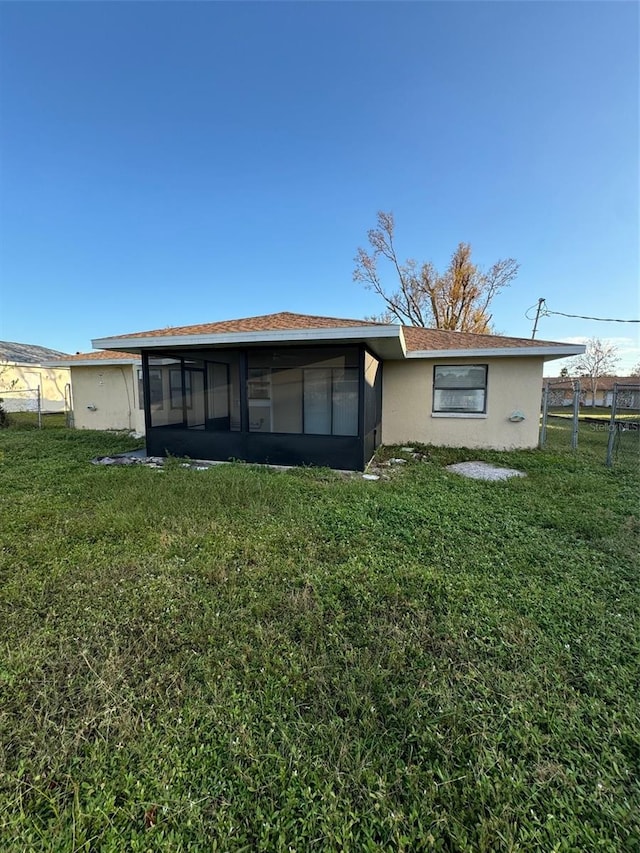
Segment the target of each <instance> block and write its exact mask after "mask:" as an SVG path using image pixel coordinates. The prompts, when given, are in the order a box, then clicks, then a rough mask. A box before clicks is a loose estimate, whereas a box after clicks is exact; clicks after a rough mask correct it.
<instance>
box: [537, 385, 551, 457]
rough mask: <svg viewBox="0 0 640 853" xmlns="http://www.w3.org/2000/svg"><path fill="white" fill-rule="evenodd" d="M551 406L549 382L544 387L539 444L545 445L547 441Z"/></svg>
mask: <svg viewBox="0 0 640 853" xmlns="http://www.w3.org/2000/svg"><path fill="white" fill-rule="evenodd" d="M548 408H549V383H548V382H546V383H545V384H544V386H543V388H542V426H541V427H540V442H539V446H540V447H544V446H545V443H546V441H547V410H548Z"/></svg>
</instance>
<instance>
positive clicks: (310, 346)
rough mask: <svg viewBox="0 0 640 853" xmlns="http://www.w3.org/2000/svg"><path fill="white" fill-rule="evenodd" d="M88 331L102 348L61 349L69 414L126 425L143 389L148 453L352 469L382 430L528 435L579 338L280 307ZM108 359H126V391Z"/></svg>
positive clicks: (451, 436)
mask: <svg viewBox="0 0 640 853" xmlns="http://www.w3.org/2000/svg"><path fill="white" fill-rule="evenodd" d="M93 345H94V346H95V347H96V348H99V349H105V350H110V351H111V352H108V353H89V354H84V355H78V356H75V357H72V359H69V360H67V362H65V363H66V364H69V365H70V366H71V369H72V372H73V380H72V381H73V387H74V400H75V410H76V413H77V414H76V424H77V426H94V427H98V428H106V427H105V426H104V425H103V424H106V423H107V422H108V424H109V426H108V428H115V426H116V423H115V419H113V418H111V419H110V418H109V417H108V413H109V412H110V411H114V412H115V411H116V410H117V411H119V412H120V413H121V415H120V416H119V418H118V419H117V421H118V423H117V426H118V427H126V428H132V429H137V428H139V427H140V426H141V423H138V422H137V421H135V420H129V419H128V418H129V415H128V413H129V412H130V413H131V417H132V418H133V417H134V414H138V413H140V411H141V410H140V409H139V406H140V405H141V400H142V401H143V403H142V404H143V405H144V416H145V431H146V439H147V450H148V452H149V453H150V454H152V455H165V454H168V453H171V454H174V455H178V456H185V455H186V456H190V457H192V458H201V459H219V460H226V459H230V458H235V459H244V460H246V461H248V462H260V463H272V464H283V465H300V464H309V465H327V466H330V467H334V468H345V469H358V470H362V469H363V468H364V467H365V465H366V464H367V463H368V461H369V460H370V459H371V456H372V455H373V452H374V450H375V448H376V447H377V446H378V445H379V444H380V443H382V442H384V443H385V444H403V443H406V442H410V441H416V442H424V443H426V444H436V445H448V446H466V447H486V448H497V449H505V448H528V447H535V446H536V444H537V441H538V419H539V407H540V389H541V387H542V368H543V363H544V362H545V361H547V360H550V359H554V358H564V357H566V356H569V355H577V354H579V353H581V352H583V351H584V347H583V346H580V345H573V344H564V343H556V342H552V341H538V340H535V341H532V340H529V339H525V338H508V337H499V336H495V335H474V334H470V333H466V332H444V331H437V330H432V329H421V328H414V327H404V326H400V325H390V324H383V323H370V322H367V321H364V320H345V319H336V318H332V317H314V316H308V315H305V314H291V313H288V312H283V313H279V314H269V315H266V316H260V317H248V318H245V319H241V320H230V321H225V322H219V323H209V324H204V325H196V326H183V327H176V328H165V329H158V330H155V331H150V332H135V333H132V334H129V335H119V336H116V337H110V338H100V339H96V340H94V341H93ZM114 351H115V352H117V353H119V355H118V356H116V355H115V352H114ZM138 354H139V355H140V357H141V364H140V367H138V366H137V364H138V362H137V358H138ZM74 359H76V360H75V361H74ZM107 368H109V372H107ZM81 369H82V370H85V373H84V374H83V373H82V372H81ZM112 370H118V371H120V372H121V376H122V377H125V376H127V371H129V372H128V380H127V381H128V384H127V388H128V389H129V390H128V394H129V397H128V398H127V402H126V404H123V402H122V399H121V398H118V400H119V401H117V400H116V386H117V384H118V382H117V375H116V374H113V373H112V372H111V371H112ZM138 370H140V371H141V376H142V382H141V385H142V389H138V388H137V383H136V371H138ZM100 376H101V380H100ZM76 377H77V378H76ZM100 381H102V385H100ZM124 385H125V382H124V379H123V380H121V382H120V387H121V388H124ZM107 389H110V390H109V393H107ZM89 392H91V393H89ZM100 393H102V394H103V396H102V397H100V396H99V394H100ZM121 393H122V392H121ZM81 401H82V402H81ZM87 406H92V407H94V408H89V409H87ZM83 409H86V412H87V413H85V412H84V411H83V412H82V418H80V412H81V410H83ZM101 412H102V415H101ZM89 413H90V414H89Z"/></svg>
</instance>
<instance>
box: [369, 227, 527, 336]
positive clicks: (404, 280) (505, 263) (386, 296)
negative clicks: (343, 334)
mask: <svg viewBox="0 0 640 853" xmlns="http://www.w3.org/2000/svg"><path fill="white" fill-rule="evenodd" d="M394 229H395V223H394V219H393V214H392V213H385V212H384V211H379V213H378V227H377V228H372V229H371V230H370V231H369V232H368V234H367V237H368V239H369V245H370V246H371V249H372V251H369V252H368V251H366V250H365V249H362V248H359V249H358V254H357V256H356V258H355V261H356V268H355V270H354V272H353V280H354V281H358V282H362V283H363V284H364V286H365V287H366V288H367V289H369V290H373V291H374V293H377V294H378V296H381V297H382V299H383V300H384V303H385V305H386V310H385V311H384V312H383V313H382V314H381V315H378V316H377V317H375V318H373V319H378V320H382V321H386V322H390V321H396V322H397V321H400V322H401V323H406V324H408V325H411V326H431V327H434V328H436V329H454V330H458V331H465V332H477V333H485V334H486V333H490V332H491V319H492V315H491V314H490V313H489V308H490V306H491V303H492V301H493V299H494V297H495V296H496V294H497V293H499V291H500V290H502V289H503V288H504V287H507V286H508V285H509V284H510V283H511V282H512V281H513V279H514V278H515V277H516V275H517V274H518V267H519V265H518V264H517V263H516V261H514V260H513V258H507V259H505V260H501V261H496V263H495V264H493V266H492V267H490V268H489V269H488V270H487V271H486V272H485V271H483V270H481V269H480V267H478V266H477V265H476V264H474V263H473V262H472V260H471V246H470V245H469V244H468V243H460V244H459V245H458V248H457V249H456V250H455V252H454V253H453V255H452V257H451V261H450V262H449V266H448V267H447V268H446V270H445V271H444V272H443V273H439V272H438V270H436V268H435V267H434V265H433V264H432V263H431V262H429V261H428V262H425V263H423V264H418V262H417V261H414V260H411V259H409V260H407V261H405V262H404V263H401V262H400V261H399V259H398V256H397V253H396V248H395V245H394ZM380 258H383V259H384V260H386V261H387V262H388V263H389V264H390V266H391V268H392V269H393V272H394V277H395V278H397V281H398V284H399V287H398V289H397V290H391V289H389V288H387V287H386V286H385V285H384V284H383V282H382V278H381V277H380V274H379V271H378V262H379V260H380Z"/></svg>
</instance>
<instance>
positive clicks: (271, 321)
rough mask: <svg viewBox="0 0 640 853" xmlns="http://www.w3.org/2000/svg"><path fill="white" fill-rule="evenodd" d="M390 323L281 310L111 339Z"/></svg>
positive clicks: (118, 336)
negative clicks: (273, 312) (274, 312)
mask: <svg viewBox="0 0 640 853" xmlns="http://www.w3.org/2000/svg"><path fill="white" fill-rule="evenodd" d="M385 325H388V324H386V323H370V322H369V321H368V320H345V319H343V318H340V317H317V316H314V315H313V314H293V313H291V312H290V311H280V312H279V313H277V314H261V315H259V316H257V317H243V318H241V319H239V320H222V321H219V322H216V323H198V324H196V325H195V326H166V327H165V328H164V329H153V330H152V331H149V332H132V333H131V334H129V335H113V336H112V337H111V338H110V340H114V341H116V340H123V339H125V338H126V339H127V340H128V339H129V338H161V337H174V336H178V335H179V336H182V335H224V334H225V333H237V332H275V331H279V332H287V331H292V330H294V329H295V330H301V329H338V328H342V327H348V326H352V327H355V326H385Z"/></svg>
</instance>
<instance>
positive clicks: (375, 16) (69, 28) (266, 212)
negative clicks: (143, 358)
mask: <svg viewBox="0 0 640 853" xmlns="http://www.w3.org/2000/svg"><path fill="white" fill-rule="evenodd" d="M637 45H638V7H637V5H636V4H635V3H626V2H602V3H588V2H566V3H564V2H556V3H547V2H530V3H528V2H495V3H489V2H471V3H465V2H448V3H400V2H398V3H367V2H357V3H269V2H265V3H243V2H236V3H155V2H147V3H144V2H139V3H129V2H119V3H118V2H111V3H101V2H84V3H65V2H51V3H49V2H44V3H38V2H25V3H1V4H0V57H1V58H0V122H1V124H0V142H1V148H0V217H1V218H0V338H2V339H5V340H15V341H20V342H28V343H36V344H40V345H43V346H50V347H53V348H57V349H61V350H65V351H70V352H75V351H76V350H86V349H89V348H90V341H91V338H95V337H100V336H106V335H110V334H119V333H125V332H130V331H139V330H142V329H152V328H158V327H162V326H167V325H182V324H187V323H198V322H206V321H213V320H219V319H228V318H233V317H242V316H248V315H252V314H261V313H269V312H272V311H281V310H291V311H300V312H306V313H316V314H325V315H331V316H333V315H335V316H345V317H361V316H365V315H367V314H371V313H375V312H377V311H379V310H381V309H382V307H383V306H382V305H381V304H380V303H379V302H378V301H377V300H376V298H375V296H374V295H373V294H371V293H370V292H367V291H365V290H363V289H362V286H361V285H358V284H355V283H353V282H352V272H353V267H354V263H353V258H354V256H355V254H356V250H357V248H358V246H359V245H365V244H366V232H367V230H368V229H369V228H371V227H373V225H374V224H375V217H376V211H377V210H379V209H383V210H391V211H393V213H394V215H395V218H396V228H397V243H398V249H399V252H400V253H401V254H402V255H403V256H411V257H415V258H418V259H419V260H427V259H430V260H432V261H434V262H435V263H436V264H437V265H441V266H444V265H446V263H447V261H448V258H449V256H450V255H451V253H452V251H453V249H454V248H455V246H456V245H457V243H458V242H460V241H465V242H470V243H471V244H472V245H473V248H474V257H475V259H476V261H477V262H479V263H480V264H482V265H489V264H491V263H492V262H493V261H495V260H497V259H498V258H503V257H514V258H516V259H517V260H518V261H519V262H520V264H521V271H520V275H519V277H518V279H517V280H516V281H515V282H514V284H513V285H512V286H511V288H510V289H509V290H508V291H505V292H504V293H502V294H501V295H500V296H498V298H497V299H496V301H495V303H494V318H495V324H496V326H497V328H498V330H499V331H500V332H502V333H504V334H510V335H518V336H521V335H522V336H528V335H529V334H530V333H531V325H532V324H531V322H530V321H529V320H528V319H526V318H525V312H526V310H527V309H528V308H529V307H530V306H531V305H533V304H534V303H535V302H536V301H537V299H538V297H540V296H544V297H546V299H547V303H548V306H549V308H551V309H552V310H558V311H564V312H567V313H575V314H587V315H595V316H600V317H619V318H633V317H636V318H637V317H638V316H639V310H638V308H639V306H638V271H639V252H638V239H639V237H638V235H639V217H638V189H639V175H638V144H639V125H638V95H639V91H638V81H639V68H638V50H637ZM389 283H392V279H389ZM639 331H640V328H639V326H638V325H637V324H613V323H594V322H587V321H581V320H570V319H566V318H560V317H547V318H544V319H543V320H542V322H541V324H540V328H539V334H538V337H540V338H546V339H552V340H576V339H579V338H587V337H590V336H595V335H598V336H600V337H602V338H608V339H615V340H616V341H617V342H618V343H619V345H620V346H621V348H622V350H623V355H624V360H623V362H622V363H621V367H622V368H624V367H625V366H630V365H631V364H633V363H635V362H637V361H638V360H640V344H639V342H638V332H639ZM556 364H557V363H556Z"/></svg>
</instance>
